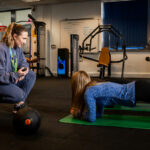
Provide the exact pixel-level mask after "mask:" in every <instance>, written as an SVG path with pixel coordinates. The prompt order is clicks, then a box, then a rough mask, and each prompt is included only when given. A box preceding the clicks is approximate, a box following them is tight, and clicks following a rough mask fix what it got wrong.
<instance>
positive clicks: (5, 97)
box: [0, 23, 36, 113]
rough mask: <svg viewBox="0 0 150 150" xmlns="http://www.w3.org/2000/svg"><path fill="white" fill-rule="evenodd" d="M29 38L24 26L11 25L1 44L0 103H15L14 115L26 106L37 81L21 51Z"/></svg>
mask: <svg viewBox="0 0 150 150" xmlns="http://www.w3.org/2000/svg"><path fill="white" fill-rule="evenodd" d="M27 38H28V32H27V30H26V29H25V28H24V26H22V25H20V24H16V23H11V24H10V25H9V26H8V28H7V29H6V31H5V33H4V35H3V37H2V40H1V43H0V102H6V103H14V104H15V105H14V111H13V112H14V113H16V112H17V110H18V109H19V108H20V107H23V106H24V102H25V100H26V98H27V96H28V94H29V93H30V91H31V89H32V87H33V85H34V83H35V79H36V75H35V73H34V72H33V71H31V70H29V65H28V63H27V62H26V59H25V57H24V54H23V51H22V49H21V47H22V45H23V44H26V40H27Z"/></svg>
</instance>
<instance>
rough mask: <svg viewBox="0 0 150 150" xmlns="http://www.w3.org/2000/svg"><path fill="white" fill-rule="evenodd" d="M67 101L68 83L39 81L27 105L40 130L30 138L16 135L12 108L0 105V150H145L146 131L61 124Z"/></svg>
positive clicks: (149, 137)
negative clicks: (39, 120) (34, 111)
mask: <svg viewBox="0 0 150 150" xmlns="http://www.w3.org/2000/svg"><path fill="white" fill-rule="evenodd" d="M70 99H71V89H70V79H61V78H39V79H37V81H36V84H35V86H34V88H33V90H32V92H31V93H30V95H29V97H28V99H27V102H28V103H29V106H31V107H33V108H35V109H37V110H38V111H39V112H40V114H41V118H42V123H41V127H40V129H39V130H38V132H37V133H36V134H34V135H30V136H25V135H20V134H17V133H16V132H15V131H14V129H13V126H12V113H11V110H12V105H11V104H1V105H0V150H130V149H131V150H149V149H150V130H142V129H129V128H118V127H102V126H98V127H97V126H84V125H76V124H63V123H60V122H59V119H61V118H62V117H64V116H66V115H68V113H69V107H70Z"/></svg>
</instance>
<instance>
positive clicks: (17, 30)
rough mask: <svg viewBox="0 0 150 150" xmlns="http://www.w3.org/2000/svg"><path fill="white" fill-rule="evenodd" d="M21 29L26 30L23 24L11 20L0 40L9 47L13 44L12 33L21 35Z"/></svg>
mask: <svg viewBox="0 0 150 150" xmlns="http://www.w3.org/2000/svg"><path fill="white" fill-rule="evenodd" d="M23 31H25V32H27V30H26V29H25V27H24V26H23V25H21V24H16V23H15V22H12V23H11V24H10V25H9V26H8V28H7V29H6V31H5V33H4V35H3V37H2V40H1V42H3V43H6V45H7V46H9V47H12V45H13V44H14V39H13V35H14V34H17V35H21V33H22V32H23Z"/></svg>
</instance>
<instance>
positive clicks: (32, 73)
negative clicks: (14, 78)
mask: <svg viewBox="0 0 150 150" xmlns="http://www.w3.org/2000/svg"><path fill="white" fill-rule="evenodd" d="M27 78H29V79H31V80H33V81H35V80H36V74H35V72H33V71H32V70H29V72H28V74H27Z"/></svg>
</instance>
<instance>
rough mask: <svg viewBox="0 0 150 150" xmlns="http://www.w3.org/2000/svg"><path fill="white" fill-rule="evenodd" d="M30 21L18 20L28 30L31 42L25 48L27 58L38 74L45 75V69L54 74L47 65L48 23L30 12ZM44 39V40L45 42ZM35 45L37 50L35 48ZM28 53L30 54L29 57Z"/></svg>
mask: <svg viewBox="0 0 150 150" xmlns="http://www.w3.org/2000/svg"><path fill="white" fill-rule="evenodd" d="M28 17H29V18H30V21H18V22H16V23H21V24H23V25H24V26H25V28H26V29H27V30H28V35H29V42H28V43H29V44H28V47H26V48H24V49H25V50H24V54H25V55H26V60H27V62H28V63H29V66H30V68H31V69H32V70H33V71H34V70H36V74H37V76H38V77H39V76H42V75H45V70H47V71H48V72H49V74H50V75H51V76H54V75H53V73H52V72H51V70H50V68H48V67H47V66H46V65H45V56H46V54H45V28H46V24H45V23H44V22H41V21H37V20H36V19H35V18H33V17H32V16H31V15H30V14H28ZM43 41H44V42H43ZM33 47H34V49H35V50H33ZM27 55H29V56H28V57H27Z"/></svg>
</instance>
